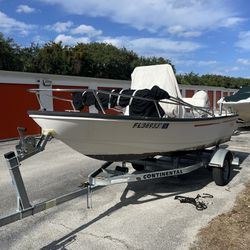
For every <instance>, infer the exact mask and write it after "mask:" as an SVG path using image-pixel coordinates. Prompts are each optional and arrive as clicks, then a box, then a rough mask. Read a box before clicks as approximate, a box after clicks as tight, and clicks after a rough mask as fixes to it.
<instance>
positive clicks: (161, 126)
mask: <svg viewBox="0 0 250 250" xmlns="http://www.w3.org/2000/svg"><path fill="white" fill-rule="evenodd" d="M168 126H169V123H166V122H135V123H134V124H133V128H153V129H167V128H168Z"/></svg>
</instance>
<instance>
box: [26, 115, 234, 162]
mask: <svg viewBox="0 0 250 250" xmlns="http://www.w3.org/2000/svg"><path fill="white" fill-rule="evenodd" d="M29 116H30V117H31V118H32V119H33V120H34V121H35V122H36V123H37V124H38V125H39V126H40V127H41V128H42V129H43V131H51V132H53V135H54V137H56V138H58V139H59V140H61V141H62V142H64V143H65V144H67V145H68V146H70V147H71V148H73V149H75V150H76V151H78V152H80V153H82V154H84V155H87V156H89V157H92V158H95V159H100V160H106V161H125V160H132V159H142V158H146V157H150V156H155V155H164V154H166V153H169V152H175V151H186V150H197V149H204V148H207V147H210V146H214V145H218V144H221V143H223V142H226V141H228V140H230V137H231V135H232V133H233V131H234V130H235V129H236V120H237V116H225V117H217V118H216V117H214V118H200V119H197V118H196V119H159V118H156V119H153V118H143V117H140V118H131V117H127V116H111V115H100V114H88V113H77V112H51V111H33V112H29Z"/></svg>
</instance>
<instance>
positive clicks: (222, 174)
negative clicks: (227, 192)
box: [213, 157, 231, 186]
mask: <svg viewBox="0 0 250 250" xmlns="http://www.w3.org/2000/svg"><path fill="white" fill-rule="evenodd" d="M230 172H231V162H230V159H229V157H225V159H224V162H223V167H221V168H217V167H214V168H213V179H214V182H215V184H216V185H218V186H224V185H226V184H227V183H228V182H229V179H230Z"/></svg>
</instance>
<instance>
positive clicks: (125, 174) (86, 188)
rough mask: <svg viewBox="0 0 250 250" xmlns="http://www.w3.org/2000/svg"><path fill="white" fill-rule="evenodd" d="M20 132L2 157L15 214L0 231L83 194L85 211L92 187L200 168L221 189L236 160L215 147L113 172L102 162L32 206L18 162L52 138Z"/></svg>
mask: <svg viewBox="0 0 250 250" xmlns="http://www.w3.org/2000/svg"><path fill="white" fill-rule="evenodd" d="M24 131H25V129H24V128H18V132H19V135H20V142H19V144H18V145H16V152H17V153H15V152H13V151H10V152H8V153H6V154H5V155H4V157H5V159H6V163H7V167H8V169H9V172H10V175H11V179H12V184H13V186H14V187H15V190H16V198H17V210H16V212H15V213H12V214H10V215H8V216H5V217H2V218H0V227H1V226H4V225H7V224H10V223H12V222H15V221H18V220H21V219H23V218H26V217H28V216H30V215H34V214H36V213H39V212H41V211H44V210H47V209H49V208H52V207H54V206H56V205H59V204H62V203H64V202H66V201H69V200H72V199H74V198H76V197H79V196H80V195H83V194H87V207H88V208H92V192H93V189H94V188H96V187H100V186H107V185H112V184H118V183H129V182H137V181H146V180H150V179H158V178H164V177H170V176H180V175H184V174H187V173H190V172H192V171H194V170H196V169H198V168H201V167H205V168H209V167H210V168H212V169H216V171H215V174H214V172H213V178H214V181H215V183H216V184H217V185H221V186H222V185H225V184H227V182H228V181H229V174H230V166H231V165H239V158H238V157H234V155H233V154H232V153H231V151H229V150H227V149H223V148H219V147H215V148H214V149H212V150H209V149H205V150H200V151H197V152H193V153H191V154H190V153H187V152H183V153H180V152H179V153H178V154H172V155H169V156H167V157H166V156H164V157H165V158H166V159H167V160H166V159H165V158H164V157H162V158H164V159H162V158H158V159H155V158H150V159H144V160H134V161H127V162H122V166H117V167H116V168H115V169H114V170H111V169H108V167H109V166H110V165H111V164H112V163H113V162H105V163H104V164H103V165H102V166H101V167H100V168H99V169H97V170H95V171H94V172H92V173H90V174H89V176H88V181H87V182H85V183H84V184H83V185H82V187H81V188H79V189H78V190H75V191H73V192H70V193H68V194H64V195H62V196H59V197H56V198H54V199H51V200H48V201H44V202H41V203H38V204H35V205H32V204H31V202H30V200H29V198H28V194H27V191H26V188H25V184H24V182H23V178H22V175H21V171H20V165H21V163H20V162H21V161H23V160H25V159H27V158H29V157H32V156H33V155H35V154H37V153H39V152H42V151H43V150H44V149H45V147H46V144H47V142H48V141H49V140H51V139H52V138H53V135H52V134H50V133H48V134H45V135H42V136H41V137H40V138H36V137H35V136H26V137H24ZM183 159H184V161H185V160H194V159H195V160H196V162H194V164H191V165H190V164H188V165H186V166H184V167H183V166H181V161H182V160H183ZM197 159H198V161H197ZM167 161H168V162H169V163H168V164H169V166H171V168H167V169H166V168H163V169H162V167H164V166H166V162H167ZM225 161H227V162H228V164H227V165H225ZM127 163H131V164H132V166H134V168H135V166H138V165H139V166H140V167H142V168H143V169H144V170H146V171H142V172H141V171H135V172H134V173H129V168H128V167H127V166H126V164H127ZM225 166H228V167H229V170H228V171H229V174H228V176H227V178H225V173H224V168H225ZM159 168H160V170H159ZM135 169H136V168H135ZM156 169H157V170H156Z"/></svg>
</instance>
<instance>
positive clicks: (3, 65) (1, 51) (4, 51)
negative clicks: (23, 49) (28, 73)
mask: <svg viewBox="0 0 250 250" xmlns="http://www.w3.org/2000/svg"><path fill="white" fill-rule="evenodd" d="M0 70H15V71H20V70H22V63H21V60H20V47H19V46H18V45H17V44H16V43H15V42H14V40H13V39H11V38H7V39H5V38H4V36H3V34H2V33H0Z"/></svg>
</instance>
